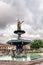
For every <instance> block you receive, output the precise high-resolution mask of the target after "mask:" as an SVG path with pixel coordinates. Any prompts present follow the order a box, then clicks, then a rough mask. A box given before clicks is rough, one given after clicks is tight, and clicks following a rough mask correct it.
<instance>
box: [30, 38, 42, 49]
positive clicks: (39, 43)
mask: <svg viewBox="0 0 43 65" xmlns="http://www.w3.org/2000/svg"><path fill="white" fill-rule="evenodd" d="M41 46H42V41H41V40H40V39H38V40H34V41H32V42H31V45H30V48H33V49H39V48H40V47H41Z"/></svg>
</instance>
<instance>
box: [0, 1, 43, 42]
mask: <svg viewBox="0 0 43 65" xmlns="http://www.w3.org/2000/svg"><path fill="white" fill-rule="evenodd" d="M18 19H19V20H20V21H24V22H23V24H22V30H25V31H26V33H25V34H23V35H22V38H23V39H29V40H34V39H43V0H0V43H6V42H7V41H8V40H11V39H16V38H17V35H16V34H14V33H13V32H14V30H17V22H18Z"/></svg>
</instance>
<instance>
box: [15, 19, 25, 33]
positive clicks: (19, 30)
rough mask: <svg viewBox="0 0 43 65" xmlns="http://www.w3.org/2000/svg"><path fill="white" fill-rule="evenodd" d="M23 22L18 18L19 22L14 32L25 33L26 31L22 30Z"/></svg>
mask: <svg viewBox="0 0 43 65" xmlns="http://www.w3.org/2000/svg"><path fill="white" fill-rule="evenodd" d="M22 23H23V21H22V22H20V21H19V20H18V23H17V30H15V31H14V33H16V34H24V33H25V31H24V30H21V24H22Z"/></svg>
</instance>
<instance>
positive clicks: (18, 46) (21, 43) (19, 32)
mask: <svg viewBox="0 0 43 65" xmlns="http://www.w3.org/2000/svg"><path fill="white" fill-rule="evenodd" d="M22 23H23V21H22V22H20V21H19V20H18V23H17V30H15V31H14V33H15V34H17V35H18V38H17V40H9V41H8V42H7V43H8V44H11V45H15V46H16V51H17V53H19V54H20V53H22V51H23V46H24V45H27V44H29V43H30V40H24V39H22V38H21V35H22V34H24V33H25V31H24V30H22V29H21V24H22Z"/></svg>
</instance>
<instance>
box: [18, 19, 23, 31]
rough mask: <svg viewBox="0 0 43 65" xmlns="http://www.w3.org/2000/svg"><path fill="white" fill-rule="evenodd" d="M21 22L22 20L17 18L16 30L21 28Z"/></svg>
mask: <svg viewBox="0 0 43 65" xmlns="http://www.w3.org/2000/svg"><path fill="white" fill-rule="evenodd" d="M22 23H23V21H22V22H20V21H19V20H18V23H17V30H21V24H22Z"/></svg>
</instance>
